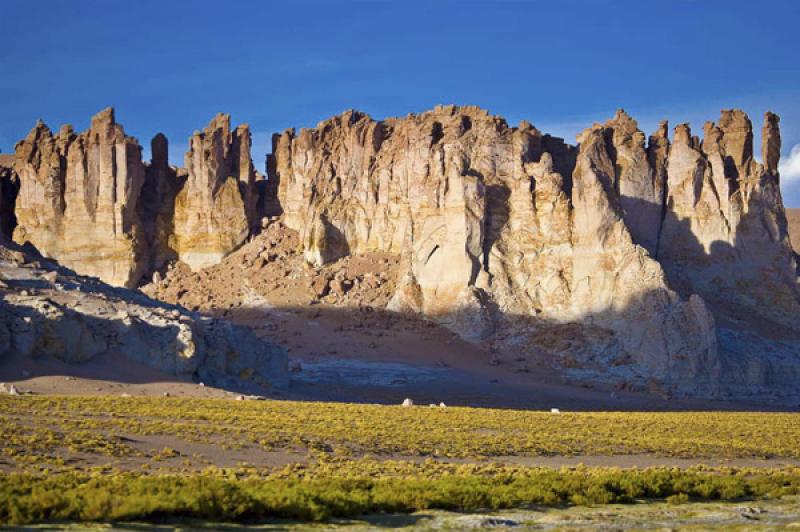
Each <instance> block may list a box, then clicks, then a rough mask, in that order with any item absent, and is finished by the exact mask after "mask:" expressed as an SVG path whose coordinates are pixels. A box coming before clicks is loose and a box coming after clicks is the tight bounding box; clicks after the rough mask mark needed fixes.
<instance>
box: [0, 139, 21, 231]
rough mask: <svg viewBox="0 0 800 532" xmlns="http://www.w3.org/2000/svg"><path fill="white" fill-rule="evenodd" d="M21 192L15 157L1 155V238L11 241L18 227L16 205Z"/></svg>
mask: <svg viewBox="0 0 800 532" xmlns="http://www.w3.org/2000/svg"><path fill="white" fill-rule="evenodd" d="M18 192H19V179H18V178H17V174H16V172H14V156H13V155H5V154H0V237H5V238H8V239H10V238H11V234H12V233H13V231H14V228H15V227H16V226H17V217H16V215H15V214H14V205H15V203H16V201H17V193H18Z"/></svg>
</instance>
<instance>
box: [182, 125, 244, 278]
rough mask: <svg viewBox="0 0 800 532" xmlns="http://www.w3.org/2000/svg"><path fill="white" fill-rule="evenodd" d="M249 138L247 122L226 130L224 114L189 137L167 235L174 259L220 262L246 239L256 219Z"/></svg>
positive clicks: (195, 266)
mask: <svg viewBox="0 0 800 532" xmlns="http://www.w3.org/2000/svg"><path fill="white" fill-rule="evenodd" d="M250 142H251V141H250V130H249V129H248V127H247V125H241V126H239V127H238V128H236V130H234V131H231V119H230V116H229V115H225V114H219V115H217V116H216V117H215V118H214V119H213V120H212V121H211V123H210V124H209V125H208V127H206V129H205V130H203V131H202V132H196V133H195V134H194V135H192V138H191V140H190V146H189V151H188V152H187V153H186V172H187V178H186V184H185V185H184V186H183V188H181V191H180V193H178V196H177V199H176V202H175V210H174V213H175V214H174V221H173V223H174V230H173V231H174V232H173V236H172V239H171V247H172V248H173V249H174V250H175V252H176V253H177V256H178V258H179V259H180V260H181V261H183V262H185V263H186V264H188V265H189V266H190V267H191V268H192V269H199V268H204V267H206V266H211V265H213V264H216V263H217V262H219V261H220V260H221V259H222V258H223V257H224V256H225V255H227V254H228V253H230V252H231V251H232V250H234V249H235V248H236V247H238V246H239V245H241V244H242V243H243V242H244V241H245V239H246V238H247V237H248V236H249V234H250V229H251V228H252V227H254V226H255V225H256V224H257V222H258V214H257V212H256V202H257V199H258V193H257V189H256V183H255V180H256V172H255V168H254V167H253V162H252V160H251V158H250Z"/></svg>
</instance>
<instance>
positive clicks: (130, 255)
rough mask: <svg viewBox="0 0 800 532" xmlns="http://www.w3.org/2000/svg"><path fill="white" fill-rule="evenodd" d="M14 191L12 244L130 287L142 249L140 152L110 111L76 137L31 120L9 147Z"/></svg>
mask: <svg viewBox="0 0 800 532" xmlns="http://www.w3.org/2000/svg"><path fill="white" fill-rule="evenodd" d="M14 168H15V170H16V172H17V174H18V175H19V179H20V190H19V195H18V197H17V202H16V216H17V224H18V225H17V228H16V229H15V231H14V239H15V240H16V241H17V242H19V243H25V242H30V243H31V244H33V245H34V246H36V248H37V249H38V250H39V251H40V252H41V253H42V254H43V255H45V256H48V257H53V258H57V259H58V260H59V261H60V262H61V264H63V265H65V266H67V267H69V268H73V269H75V270H77V271H80V272H81V273H84V274H87V275H93V276H96V277H99V278H101V279H105V280H107V281H108V282H110V283H112V284H116V285H124V286H131V285H133V284H135V283H136V281H137V280H138V279H139V277H140V276H141V274H142V272H143V268H144V262H145V253H146V249H145V246H144V239H143V237H142V233H141V226H140V223H139V220H138V216H137V212H136V207H137V201H138V199H139V194H140V192H141V188H142V184H143V183H144V165H143V164H142V157H141V147H140V146H139V144H138V142H137V141H136V139H134V138H133V137H129V136H127V135H125V131H124V130H123V128H122V126H120V125H119V124H117V123H116V121H115V119H114V111H113V109H106V110H105V111H102V112H100V113H98V114H97V115H95V116H94V117H93V118H92V125H91V127H90V128H89V129H88V130H87V131H84V132H83V133H80V134H76V133H74V132H73V130H72V128H71V127H70V126H64V127H63V128H61V131H60V132H59V133H58V134H56V135H53V133H52V132H51V131H50V129H48V127H47V126H46V125H45V124H44V123H43V122H41V121H40V122H39V123H37V124H36V127H34V129H33V130H31V132H30V133H29V134H28V136H27V137H26V138H25V139H24V140H22V141H20V142H19V143H18V144H17V146H16V158H15V161H14Z"/></svg>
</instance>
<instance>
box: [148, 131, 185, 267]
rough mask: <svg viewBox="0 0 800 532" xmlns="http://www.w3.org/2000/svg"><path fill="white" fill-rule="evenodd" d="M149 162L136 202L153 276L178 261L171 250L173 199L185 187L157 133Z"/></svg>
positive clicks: (163, 141)
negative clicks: (170, 162)
mask: <svg viewBox="0 0 800 532" xmlns="http://www.w3.org/2000/svg"><path fill="white" fill-rule="evenodd" d="M150 153H151V160H150V164H148V165H147V166H146V167H145V178H144V186H142V193H141V197H140V198H139V204H138V205H139V212H138V214H139V220H140V222H141V224H142V229H143V232H144V235H145V239H146V242H147V249H148V264H147V270H148V273H149V272H157V271H161V270H163V269H164V267H165V266H166V265H167V264H169V263H170V262H171V261H174V260H176V259H177V258H178V253H177V252H176V251H175V249H173V248H172V242H171V238H172V235H173V231H174V219H175V198H176V197H177V195H178V193H179V192H180V190H181V189H182V187H183V186H184V184H185V183H186V171H185V169H182V168H181V169H178V168H174V167H172V166H170V164H169V144H168V141H167V138H166V137H165V136H164V135H163V134H161V133H159V134H157V135H156V136H155V137H153V140H152V141H151V142H150Z"/></svg>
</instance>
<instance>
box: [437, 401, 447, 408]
mask: <svg viewBox="0 0 800 532" xmlns="http://www.w3.org/2000/svg"><path fill="white" fill-rule="evenodd" d="M439 408H447V405H446V404H444V401H442V402H441V403H439Z"/></svg>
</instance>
